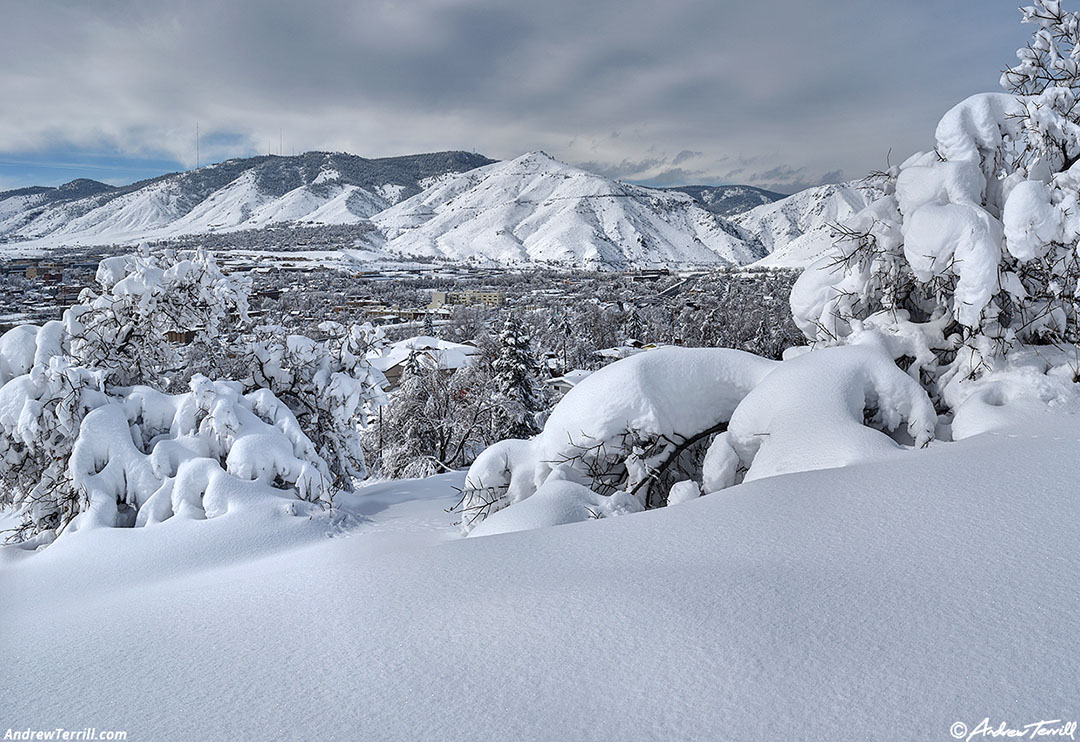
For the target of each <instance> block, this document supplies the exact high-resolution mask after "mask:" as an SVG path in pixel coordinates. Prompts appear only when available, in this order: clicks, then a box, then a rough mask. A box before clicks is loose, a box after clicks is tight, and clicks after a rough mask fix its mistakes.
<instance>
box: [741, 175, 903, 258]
mask: <svg viewBox="0 0 1080 742" xmlns="http://www.w3.org/2000/svg"><path fill="white" fill-rule="evenodd" d="M881 194H882V191H881V190H880V189H879V188H878V186H877V185H875V184H874V182H873V181H868V180H853V181H850V182H847V183H836V184H831V185H823V186H817V187H816V188H807V189H806V190H805V191H800V192H798V193H796V194H794V195H792V196H788V197H787V198H785V199H782V200H780V201H777V202H775V203H771V204H765V205H763V206H758V207H756V208H753V209H751V210H750V211H747V212H745V213H743V214H739V215H737V216H735V217H733V218H732V220H731V221H732V222H733V223H734V224H736V225H737V226H738V227H739V228H741V229H742V230H743V232H744V233H745V234H746V235H748V239H750V240H751V241H752V242H753V243H754V245H755V246H756V247H757V249H759V250H760V251H761V252H762V253H764V254H767V255H766V257H764V258H763V259H761V260H759V261H758V262H757V263H755V265H758V266H762V267H775V268H781V267H783V268H803V267H805V266H807V265H809V264H810V263H812V262H813V261H814V260H815V259H816V258H817V257H818V256H820V255H821V254H822V253H823V252H825V251H826V250H827V249H828V248H829V247H831V246H832V243H833V236H832V225H834V224H836V223H838V222H842V221H844V220H845V219H848V218H849V217H851V216H852V215H853V214H854V213H855V212H857V211H860V210H861V209H862V208H863V207H865V206H866V205H867V204H869V203H870V202H871V201H874V200H875V199H877V198H878V197H879V196H880V195H881Z"/></svg>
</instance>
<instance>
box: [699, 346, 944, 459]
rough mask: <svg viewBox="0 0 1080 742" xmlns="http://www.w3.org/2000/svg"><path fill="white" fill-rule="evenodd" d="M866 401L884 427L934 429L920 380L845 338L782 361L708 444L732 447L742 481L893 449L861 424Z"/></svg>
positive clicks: (919, 438)
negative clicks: (843, 343) (903, 425)
mask: <svg viewBox="0 0 1080 742" xmlns="http://www.w3.org/2000/svg"><path fill="white" fill-rule="evenodd" d="M866 408H872V409H873V410H874V414H875V416H876V418H877V419H878V420H879V421H880V423H881V425H882V427H884V428H886V429H888V430H896V429H898V428H899V427H900V425H901V423H903V422H906V423H907V426H906V430H907V433H908V434H909V436H910V438H911V439H912V440H914V442H915V444H916V445H918V446H923V445H926V444H927V443H928V442H929V441H930V440H931V439H932V438H933V437H934V429H935V427H936V424H937V413H936V412H935V411H934V406H933V404H932V403H931V402H930V398H929V397H927V396H926V392H924V391H923V390H922V387H920V386H919V384H918V383H917V382H916V381H915V380H914V379H912V378H911V377H910V376H908V375H907V374H905V373H904V372H903V371H901V370H900V369H899V368H897V367H896V365H895V364H894V363H893V360H892V356H891V355H889V354H888V353H886V352H884V351H883V350H881V349H878V348H875V347H872V346H848V347H837V348H824V349H821V350H817V351H814V352H812V353H806V354H804V355H801V356H799V357H797V358H793V359H791V360H788V361H785V362H784V363H783V364H781V365H780V366H779V367H778V368H777V369H776V370H775V371H773V372H772V373H770V374H769V375H768V376H767V377H765V379H764V380H762V381H761V383H759V384H758V385H757V386H755V387H754V389H753V390H752V391H751V392H750V393H749V394H747V395H746V398H745V399H744V400H743V401H742V402H741V403H740V404H739V406H738V407H736V408H735V411H734V413H733V414H732V415H731V421H730V423H729V424H728V435H727V436H725V437H724V438H723V439H720V440H719V441H718V442H717V443H714V444H713V446H714V447H718V446H729V447H730V448H731V449H732V450H734V451H735V452H736V453H737V454H738V457H739V459H740V461H741V462H742V464H743V466H744V467H745V468H746V469H748V471H747V472H746V476H745V479H744V481H751V480H753V479H760V478H762V477H771V476H776V475H777V474H785V473H788V472H796V471H810V470H813V469H826V468H832V467H838V466H847V465H850V464H853V463H856V462H859V461H867V460H871V459H874V458H878V457H881V456H886V455H889V454H894V453H896V452H897V451H899V449H900V446H899V445H898V444H897V443H895V442H894V441H893V440H892V439H890V438H889V436H887V435H885V433H883V432H881V431H879V430H875V429H873V428H871V427H868V426H867V425H866V424H865V421H864V414H863V410H864V409H866ZM710 456H713V457H720V456H722V454H720V453H715V454H714V453H713V452H712V451H710Z"/></svg>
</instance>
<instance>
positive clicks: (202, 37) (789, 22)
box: [0, 0, 1027, 190]
mask: <svg viewBox="0 0 1080 742" xmlns="http://www.w3.org/2000/svg"><path fill="white" fill-rule="evenodd" d="M1017 18H1018V14H1017V13H1016V11H1015V7H1014V4H1013V3H1012V2H1004V0H988V2H986V3H983V4H980V6H979V7H978V9H974V8H968V7H961V6H954V5H949V6H942V5H941V4H939V3H932V2H930V0H912V2H906V3H884V2H869V3H867V2H856V0H818V1H817V2H814V3H804V2H797V1H796V0H777V2H773V3H740V4H735V3H717V2H711V1H709V0H670V2H667V3H663V4H661V3H656V2H654V1H653V0H619V1H618V2H616V0H593V1H592V2H589V3H579V2H576V1H574V0H546V1H545V2H543V3H507V2H499V1H497V0H363V1H360V2H346V1H345V0H316V1H314V2H306V3H302V4H299V3H295V2H292V1H291V0H289V1H288V2H286V1H285V0H232V1H230V2H228V3H219V2H216V0H184V1H183V2H168V3H165V2H135V1H134V0H105V1H99V2H95V3H92V4H91V3H85V2H78V1H76V0H70V1H68V2H63V1H61V0H40V1H39V2H35V3H15V4H12V7H10V8H7V9H6V10H5V22H4V24H3V26H2V28H0V67H2V69H3V70H4V74H3V75H0V99H2V100H5V101H15V102H17V103H16V104H15V105H14V106H12V105H10V104H8V105H7V106H5V109H6V114H7V115H5V116H3V117H0V152H6V153H19V152H28V151H32V150H41V149H48V148H53V147H57V146H61V145H63V146H74V147H84V148H94V147H102V148H119V149H120V150H122V151H124V152H127V153H133V154H147V155H150V154H162V153H165V154H169V155H172V156H175V157H177V158H179V159H180V160H181V161H182V162H185V163H189V164H193V160H194V152H193V149H194V148H193V143H192V139H193V136H192V134H193V131H194V128H195V124H196V122H198V123H199V124H200V126H201V128H202V130H203V132H204V133H207V134H211V133H213V132H217V133H220V134H229V135H234V136H232V137H231V138H228V137H222V138H221V139H220V140H218V143H217V144H215V143H214V140H213V138H208V145H207V148H206V149H204V151H203V161H204V162H205V161H207V160H208V159H210V158H223V157H228V156H236V155H242V154H250V153H254V152H259V151H265V150H266V148H267V144H268V143H269V144H270V148H271V149H275V150H276V149H277V140H278V132H279V130H281V131H283V137H284V140H285V142H284V149H285V150H286V151H287V152H288V151H292V150H294V149H295V150H297V151H300V150H306V149H341V150H348V151H351V152H355V153H358V154H364V155H368V156H380V155H390V154H403V153H408V152H418V151H428V150H437V149H469V150H475V151H479V152H483V153H485V154H488V155H489V156H493V157H500V158H505V157H513V156H515V155H517V154H520V153H521V152H523V151H526V150H529V149H545V150H547V151H549V152H550V153H551V154H553V155H555V156H557V157H559V158H561V159H564V160H567V161H569V162H573V163H577V164H582V165H586V166H589V167H591V169H595V170H598V171H600V172H603V173H605V174H610V175H614V176H616V177H623V178H628V179H634V180H638V181H643V182H644V181H651V182H657V183H659V182H661V181H664V182H665V184H667V183H666V182H667V181H670V180H671V179H672V178H676V177H686V178H694V179H697V180H699V181H701V182H718V181H720V180H723V179H725V178H731V179H732V180H736V181H744V182H752V183H753V184H755V185H763V186H766V187H777V188H779V187H781V186H783V189H785V190H789V189H791V188H795V187H796V186H800V185H802V184H814V183H816V182H820V181H822V180H823V179H827V178H829V177H833V176H834V175H835V176H836V177H839V176H838V174H837V173H838V171H843V172H844V173H852V174H861V173H864V172H867V171H869V170H871V169H874V168H879V167H881V166H883V165H884V163H885V156H886V153H887V152H888V151H889V149H890V148H891V149H892V150H893V159H894V161H898V160H899V159H902V158H903V157H906V156H907V155H908V154H910V153H911V152H912V151H915V150H917V149H926V148H928V147H929V146H931V144H932V142H931V137H932V132H933V127H934V124H935V122H936V119H937V117H938V116H940V114H941V113H943V112H944V110H946V109H947V108H948V107H949V106H950V105H952V104H953V103H955V102H957V101H958V100H960V99H962V98H964V97H966V96H967V95H969V94H972V93H975V92H979V91H981V90H992V89H995V86H996V79H997V76H998V74H999V71H1000V69H1001V67H1002V66H1003V65H1004V64H1005V63H1007V62H1008V61H1009V60H1010V59H1011V58H1012V53H1013V49H1015V48H1016V47H1017V46H1019V45H1020V44H1021V43H1023V41H1024V40H1025V38H1026V36H1027V31H1026V30H1025V29H1023V28H1021V27H1020V26H1019V24H1018V23H1017ZM667 153H671V154H667ZM784 168H787V169H784ZM728 182H731V181H728Z"/></svg>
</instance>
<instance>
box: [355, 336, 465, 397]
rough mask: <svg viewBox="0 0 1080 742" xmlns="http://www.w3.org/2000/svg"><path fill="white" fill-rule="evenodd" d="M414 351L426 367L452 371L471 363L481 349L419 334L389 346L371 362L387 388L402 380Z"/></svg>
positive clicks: (391, 387)
mask: <svg viewBox="0 0 1080 742" xmlns="http://www.w3.org/2000/svg"><path fill="white" fill-rule="evenodd" d="M414 353H415V354H416V355H417V357H418V358H419V360H420V363H421V364H423V365H425V366H427V367H428V368H438V369H439V370H441V371H445V372H446V373H453V372H454V371H457V370H458V369H459V368H464V367H465V366H468V365H469V364H470V363H472V361H473V358H474V357H475V356H476V355H477V354H479V353H480V351H479V350H478V349H477V348H476V347H474V346H472V345H464V344H462V343H451V342H449V341H448V340H442V339H440V338H433V337H428V336H426V335H420V336H418V337H413V338H408V339H406V340H401V341H399V342H396V343H394V344H393V345H390V346H389V347H388V348H386V350H384V351H383V353H382V354H381V355H379V356H376V357H375V358H372V359H371V365H372V366H373V367H375V368H377V369H378V370H379V371H382V372H383V375H384V376H386V381H387V388H388V389H394V388H395V387H397V385H398V384H399V383H400V382H401V375H402V373H404V371H405V365H406V364H407V363H408V361H409V356H410V355H412V354H414Z"/></svg>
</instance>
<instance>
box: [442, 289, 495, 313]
mask: <svg viewBox="0 0 1080 742" xmlns="http://www.w3.org/2000/svg"><path fill="white" fill-rule="evenodd" d="M505 303H506V294H504V293H503V292H502V291H432V292H431V303H430V304H428V309H441V308H442V307H445V306H454V305H459V306H472V305H474V304H482V305H483V306H486V307H501V306H502V305H503V304H505Z"/></svg>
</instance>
